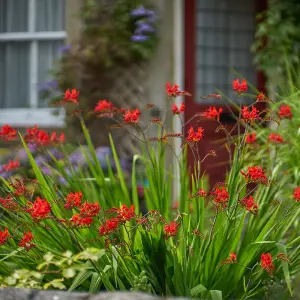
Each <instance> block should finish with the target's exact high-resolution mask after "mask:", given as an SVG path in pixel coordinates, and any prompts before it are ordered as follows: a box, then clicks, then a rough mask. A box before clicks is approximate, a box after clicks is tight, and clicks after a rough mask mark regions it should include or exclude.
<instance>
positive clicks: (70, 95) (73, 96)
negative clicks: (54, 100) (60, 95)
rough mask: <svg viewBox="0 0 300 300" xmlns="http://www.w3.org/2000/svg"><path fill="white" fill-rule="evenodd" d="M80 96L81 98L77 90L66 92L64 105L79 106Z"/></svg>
mask: <svg viewBox="0 0 300 300" xmlns="http://www.w3.org/2000/svg"><path fill="white" fill-rule="evenodd" d="M78 96H79V91H77V90H76V89H71V91H70V89H68V90H66V92H65V95H64V99H63V101H62V102H63V103H67V102H71V103H74V104H78Z"/></svg>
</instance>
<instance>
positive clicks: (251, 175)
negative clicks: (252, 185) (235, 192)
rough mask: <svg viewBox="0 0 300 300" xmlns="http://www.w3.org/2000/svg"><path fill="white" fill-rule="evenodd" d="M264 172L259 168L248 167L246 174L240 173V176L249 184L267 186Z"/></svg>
mask: <svg viewBox="0 0 300 300" xmlns="http://www.w3.org/2000/svg"><path fill="white" fill-rule="evenodd" d="M265 172H266V171H265V170H264V169H263V168H262V167H261V166H254V167H248V171H247V173H244V172H243V171H241V174H242V175H243V176H244V177H245V178H246V180H248V181H251V182H257V183H263V184H268V182H269V181H268V178H267V177H266V175H265Z"/></svg>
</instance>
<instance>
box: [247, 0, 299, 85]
mask: <svg viewBox="0 0 300 300" xmlns="http://www.w3.org/2000/svg"><path fill="white" fill-rule="evenodd" d="M257 18H258V19H259V22H258V25H257V29H256V40H255V42H254V44H253V45H252V51H253V52H254V55H255V62H256V64H257V66H258V68H260V69H261V70H262V71H264V72H265V74H266V75H267V77H268V78H269V80H274V79H276V78H281V77H282V76H284V75H285V69H286V67H289V66H291V65H293V64H295V63H298V62H299V59H300V1H299V0H284V1H282V0H270V1H269V3H268V9H267V10H266V11H264V12H263V13H261V14H259V15H258V16H257Z"/></svg>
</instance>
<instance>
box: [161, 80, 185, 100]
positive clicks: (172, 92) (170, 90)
mask: <svg viewBox="0 0 300 300" xmlns="http://www.w3.org/2000/svg"><path fill="white" fill-rule="evenodd" d="M166 91H167V94H168V96H169V97H174V98H175V97H177V96H182V95H189V94H188V93H187V92H186V91H180V90H179V85H177V84H173V85H171V84H170V83H169V82H168V83H166Z"/></svg>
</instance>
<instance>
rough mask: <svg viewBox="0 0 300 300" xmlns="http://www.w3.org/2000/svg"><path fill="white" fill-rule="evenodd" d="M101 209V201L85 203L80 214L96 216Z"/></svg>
mask: <svg viewBox="0 0 300 300" xmlns="http://www.w3.org/2000/svg"><path fill="white" fill-rule="evenodd" d="M99 210H100V206H99V203H86V202H85V203H83V205H82V206H81V208H80V216H82V217H94V216H97V215H98V213H99Z"/></svg>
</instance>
